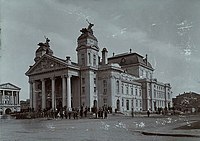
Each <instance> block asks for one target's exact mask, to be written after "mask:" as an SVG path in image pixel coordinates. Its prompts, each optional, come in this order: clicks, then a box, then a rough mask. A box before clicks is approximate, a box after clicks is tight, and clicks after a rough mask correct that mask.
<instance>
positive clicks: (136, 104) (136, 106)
mask: <svg viewBox="0 0 200 141" xmlns="http://www.w3.org/2000/svg"><path fill="white" fill-rule="evenodd" d="M136 107H138V100H137V99H136Z"/></svg>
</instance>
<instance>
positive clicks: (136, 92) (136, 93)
mask: <svg viewBox="0 0 200 141" xmlns="http://www.w3.org/2000/svg"><path fill="white" fill-rule="evenodd" d="M135 95H136V96H137V95H138V91H137V88H136V89H135Z"/></svg>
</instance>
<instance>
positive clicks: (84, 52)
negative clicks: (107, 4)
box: [76, 23, 99, 68]
mask: <svg viewBox="0 0 200 141" xmlns="http://www.w3.org/2000/svg"><path fill="white" fill-rule="evenodd" d="M93 26H94V24H92V23H89V25H88V27H87V28H82V29H81V30H80V31H81V33H82V34H81V35H80V36H79V37H78V40H77V42H78V47H77V48H76V51H77V57H78V65H79V66H81V67H93V68H97V67H98V63H99V61H98V59H99V55H98V52H99V47H98V41H97V38H96V37H95V36H94V34H93V30H92V27H93Z"/></svg>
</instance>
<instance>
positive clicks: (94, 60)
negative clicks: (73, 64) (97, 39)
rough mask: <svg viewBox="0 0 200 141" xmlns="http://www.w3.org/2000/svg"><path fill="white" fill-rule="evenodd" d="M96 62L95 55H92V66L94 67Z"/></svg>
mask: <svg viewBox="0 0 200 141" xmlns="http://www.w3.org/2000/svg"><path fill="white" fill-rule="evenodd" d="M96 60H97V59H96V55H95V54H94V55H93V66H96Z"/></svg>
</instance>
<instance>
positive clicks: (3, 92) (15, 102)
mask: <svg viewBox="0 0 200 141" xmlns="http://www.w3.org/2000/svg"><path fill="white" fill-rule="evenodd" d="M20 90H21V88H19V87H17V86H15V85H13V84H11V83H5V84H1V85H0V115H2V114H9V113H11V112H19V111H20V104H19V92H20Z"/></svg>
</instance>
